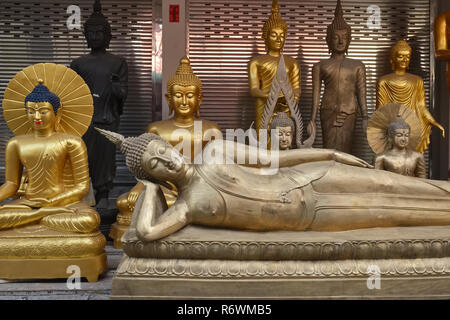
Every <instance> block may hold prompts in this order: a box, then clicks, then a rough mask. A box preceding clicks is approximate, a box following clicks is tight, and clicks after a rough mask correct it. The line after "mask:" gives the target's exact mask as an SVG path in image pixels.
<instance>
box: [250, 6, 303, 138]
mask: <svg viewBox="0 0 450 320" xmlns="http://www.w3.org/2000/svg"><path fill="white" fill-rule="evenodd" d="M279 12H280V8H279V6H278V0H273V1H272V14H271V15H270V18H269V20H267V21H266V22H265V23H264V26H263V30H262V38H263V40H264V42H265V45H266V51H267V54H265V55H260V56H257V57H255V58H253V59H252V60H250V62H249V64H248V82H249V86H250V94H251V95H252V96H253V97H254V98H256V121H255V126H256V132H257V133H259V129H266V128H262V121H263V116H264V106H265V104H266V100H267V98H268V97H269V91H270V88H271V86H272V81H273V79H274V78H275V75H276V73H277V66H278V62H279V59H280V55H281V52H282V51H283V47H284V42H285V40H286V36H287V30H288V28H287V24H286V23H285V22H284V21H283V19H281V17H280V14H279ZM284 61H285V66H286V72H287V74H288V77H289V81H290V83H291V86H292V90H293V92H294V96H295V102H296V103H298V101H299V99H300V94H301V91H300V64H299V63H298V61H297V60H295V59H294V58H291V57H288V56H284ZM279 111H282V112H286V113H287V114H288V115H290V109H289V106H288V104H287V102H286V101H285V99H284V94H283V92H281V93H280V98H279V99H278V103H277V107H276V108H275V110H274V113H277V112H279Z"/></svg>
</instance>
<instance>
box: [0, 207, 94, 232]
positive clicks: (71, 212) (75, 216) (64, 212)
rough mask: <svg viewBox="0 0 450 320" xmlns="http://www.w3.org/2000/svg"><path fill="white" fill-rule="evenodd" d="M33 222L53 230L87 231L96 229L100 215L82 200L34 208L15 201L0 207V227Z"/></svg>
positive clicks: (12, 226)
mask: <svg viewBox="0 0 450 320" xmlns="http://www.w3.org/2000/svg"><path fill="white" fill-rule="evenodd" d="M33 222H36V223H40V224H42V225H45V226H47V227H49V228H51V229H54V230H59V231H66V232H82V233H88V232H92V231H95V230H96V229H97V227H98V226H99V224H100V217H99V215H98V213H97V212H96V211H95V210H94V209H92V208H91V207H89V206H88V205H86V204H84V203H82V202H78V203H75V204H72V205H69V206H67V207H42V208H39V209H35V208H30V207H28V206H25V205H20V202H17V201H16V202H15V203H11V204H8V205H5V206H2V207H0V229H9V228H15V227H19V226H22V225H26V224H30V223H33Z"/></svg>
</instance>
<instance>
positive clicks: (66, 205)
mask: <svg viewBox="0 0 450 320" xmlns="http://www.w3.org/2000/svg"><path fill="white" fill-rule="evenodd" d="M37 139H38V138H36V137H34V136H33V135H22V136H17V137H15V138H12V139H11V140H10V141H9V142H8V145H7V147H6V181H7V182H10V183H14V184H17V185H19V183H20V180H21V176H22V171H23V168H25V169H26V173H27V177H28V181H27V186H26V189H25V195H24V196H23V197H21V198H19V199H16V200H13V201H10V202H8V203H6V204H4V205H2V206H0V229H8V228H16V227H20V226H25V225H27V224H34V223H40V224H42V225H45V226H47V227H49V228H51V229H54V230H59V231H67V232H82V233H88V232H92V231H95V230H96V229H97V227H98V225H99V224H100V217H99V216H98V214H97V212H96V211H95V210H94V209H92V208H91V207H89V206H88V205H87V204H85V203H83V202H82V201H81V200H82V198H83V196H85V195H86V194H87V193H88V191H89V169H88V160H87V151H86V146H85V144H84V143H83V141H82V139H81V138H80V137H76V136H72V135H68V134H65V133H55V134H53V135H52V136H50V137H47V138H42V143H37V142H38V141H36V140H37ZM36 155H38V156H36ZM39 199H45V200H46V202H40V203H41V204H36V203H39V201H37V200H39ZM36 201H37V202H36Z"/></svg>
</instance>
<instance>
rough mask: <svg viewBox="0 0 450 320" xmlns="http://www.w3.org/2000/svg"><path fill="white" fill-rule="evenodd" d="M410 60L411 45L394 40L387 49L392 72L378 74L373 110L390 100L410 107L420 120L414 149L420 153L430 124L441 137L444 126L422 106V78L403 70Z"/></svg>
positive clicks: (443, 134) (423, 150)
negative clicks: (389, 50)
mask: <svg viewBox="0 0 450 320" xmlns="http://www.w3.org/2000/svg"><path fill="white" fill-rule="evenodd" d="M410 61H411V47H410V46H409V45H408V43H407V42H406V41H404V40H400V41H397V43H396V44H395V45H394V47H393V48H392V51H391V58H390V62H391V65H392V70H393V71H394V72H393V73H390V74H387V75H385V76H382V77H381V78H380V79H379V80H378V83H377V104H376V107H377V109H378V108H380V107H383V106H385V105H387V104H390V103H398V104H402V105H404V106H406V107H408V108H410V109H411V110H413V111H414V112H415V113H416V115H417V117H418V118H419V120H420V123H421V127H422V133H421V138H420V141H419V144H418V145H417V147H416V151H417V152H420V153H424V152H425V150H426V149H427V148H428V145H429V144H430V133H431V127H432V126H436V127H438V128H439V129H441V131H442V136H443V137H445V130H444V128H443V127H442V126H441V125H440V124H439V123H437V122H436V120H435V119H434V118H433V116H432V115H431V113H430V112H429V111H428V109H427V107H426V101H425V86H424V83H423V79H422V78H421V77H419V76H416V75H414V74H411V73H407V72H406V70H407V69H408V68H409V63H410Z"/></svg>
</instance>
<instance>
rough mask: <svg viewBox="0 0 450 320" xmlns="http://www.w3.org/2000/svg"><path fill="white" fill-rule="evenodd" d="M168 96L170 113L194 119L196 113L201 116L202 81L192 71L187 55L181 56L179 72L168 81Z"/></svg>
mask: <svg viewBox="0 0 450 320" xmlns="http://www.w3.org/2000/svg"><path fill="white" fill-rule="evenodd" d="M166 98H167V102H168V104H169V114H172V113H175V116H177V117H182V118H192V119H194V115H196V116H197V117H200V104H201V102H202V99H203V95H202V82H201V81H200V79H199V78H198V77H197V76H196V75H195V74H194V72H193V71H192V68H191V63H190V61H189V59H188V58H187V57H183V58H181V60H180V65H179V66H178V69H177V72H176V73H175V74H174V75H173V76H172V77H171V78H170V79H169V81H168V82H167V93H166Z"/></svg>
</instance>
